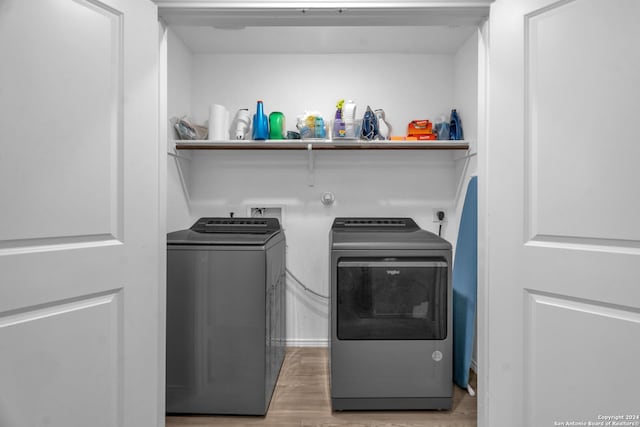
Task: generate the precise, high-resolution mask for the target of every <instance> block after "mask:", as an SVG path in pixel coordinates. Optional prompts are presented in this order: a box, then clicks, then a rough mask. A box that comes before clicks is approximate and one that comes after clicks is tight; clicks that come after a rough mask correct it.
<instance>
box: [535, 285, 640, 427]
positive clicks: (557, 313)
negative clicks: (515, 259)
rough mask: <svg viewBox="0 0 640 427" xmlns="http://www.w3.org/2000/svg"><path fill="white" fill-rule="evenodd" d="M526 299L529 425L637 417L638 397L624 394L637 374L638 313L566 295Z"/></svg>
mask: <svg viewBox="0 0 640 427" xmlns="http://www.w3.org/2000/svg"><path fill="white" fill-rule="evenodd" d="M526 298H527V299H526V303H525V304H526V313H527V317H526V319H525V324H524V331H525V334H526V337H527V340H526V342H525V360H524V369H525V382H524V383H525V394H524V396H525V401H526V404H527V407H526V408H525V410H526V412H527V413H528V416H529V423H530V425H533V426H543V425H551V424H550V420H556V421H567V420H576V421H586V422H587V423H588V422H589V421H592V422H596V421H598V415H607V414H616V415H619V414H625V415H632V414H634V412H633V411H634V410H637V402H638V395H637V393H635V394H634V393H625V392H624V390H625V388H626V387H625V385H624V384H625V383H626V382H627V381H628V379H627V378H629V377H632V376H633V374H632V373H633V372H634V371H635V370H637V353H636V351H635V349H637V344H636V342H634V340H636V339H637V337H638V328H639V325H640V313H639V312H638V311H637V310H635V309H633V308H630V307H624V306H612V305H606V304H603V303H600V302H595V301H587V300H579V299H575V298H571V297H566V296H562V295H553V294H540V293H533V292H529V293H527V297H526ZM613 372H616V373H617V374H616V375H612V373H613ZM603 396H615V398H609V399H606V400H603ZM603 411H605V412H603Z"/></svg>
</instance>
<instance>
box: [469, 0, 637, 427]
mask: <svg viewBox="0 0 640 427" xmlns="http://www.w3.org/2000/svg"><path fill="white" fill-rule="evenodd" d="M639 22H640V2H639V1H637V0H609V1H605V0H573V1H567V0H562V1H553V0H498V1H496V2H495V3H494V4H493V5H492V8H491V17H490V97H489V112H490V120H489V135H488V153H487V155H488V157H487V161H486V162H485V165H486V180H485V182H482V181H481V185H483V186H485V191H484V195H485V201H486V205H485V209H484V213H485V214H487V215H488V216H487V218H488V220H487V228H486V236H487V242H488V244H487V246H486V248H487V252H486V255H487V258H488V264H487V266H488V269H487V275H486V285H487V287H486V289H487V293H485V294H484V296H483V297H484V298H485V302H486V305H485V306H484V317H483V320H481V322H485V323H484V324H481V325H480V328H481V330H484V332H481V333H483V337H484V341H482V338H483V337H481V341H480V346H481V349H480V357H481V358H482V360H481V369H482V368H484V369H485V372H481V374H482V375H483V378H485V379H486V381H485V384H484V387H485V389H484V393H483V394H482V395H481V396H482V399H483V400H481V402H480V403H479V410H480V417H479V418H480V421H481V425H484V426H487V427H488V426H491V427H500V426H531V427H543V426H554V425H593V424H589V422H591V423H597V422H602V423H603V424H601V425H634V426H638V425H640V419H639V418H638V417H639V416H640V391H639V389H638V384H640V365H639V360H640V358H639V355H640V190H639V188H638V184H639V183H640V178H639V176H640V175H638V171H640V167H638V161H639V159H640V139H638V135H640V120H639V113H640V108H639V105H640V103H639V102H640V48H639V46H640V24H639ZM481 194H482V190H481ZM482 347H484V348H482ZM482 387H483V386H482V385H480V388H481V390H482ZM608 417H622V419H620V418H618V419H617V420H612V419H611V418H608ZM608 421H617V422H620V421H625V422H629V423H630V424H607V422H608ZM572 422H573V423H574V424H571V423H572Z"/></svg>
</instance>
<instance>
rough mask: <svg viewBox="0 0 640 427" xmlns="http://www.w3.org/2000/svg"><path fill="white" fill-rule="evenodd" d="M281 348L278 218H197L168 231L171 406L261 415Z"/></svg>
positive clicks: (282, 276)
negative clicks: (180, 228)
mask: <svg viewBox="0 0 640 427" xmlns="http://www.w3.org/2000/svg"><path fill="white" fill-rule="evenodd" d="M284 351H285V236H284V232H283V230H282V229H281V227H280V223H279V221H278V220H277V219H276V218H200V219H199V220H198V221H197V222H196V223H195V224H194V225H193V226H192V227H191V228H190V229H188V230H181V231H176V232H173V233H169V234H168V235H167V389H166V392H167V393H166V403H167V406H166V410H167V412H168V413H194V414H235V415H264V414H265V413H266V412H267V409H268V407H269V402H270V400H271V396H272V394H273V390H274V387H275V383H276V380H277V377H278V374H279V372H280V368H281V366H282V362H283V360H284Z"/></svg>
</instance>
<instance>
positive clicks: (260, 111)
mask: <svg viewBox="0 0 640 427" xmlns="http://www.w3.org/2000/svg"><path fill="white" fill-rule="evenodd" d="M252 137H253V139H254V140H256V141H259V140H265V139H267V138H268V137H269V119H268V118H267V116H266V115H265V114H264V107H263V106H262V101H258V105H257V106H256V113H255V114H254V115H253V133H252Z"/></svg>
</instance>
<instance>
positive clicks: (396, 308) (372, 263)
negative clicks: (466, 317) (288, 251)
mask: <svg viewBox="0 0 640 427" xmlns="http://www.w3.org/2000/svg"><path fill="white" fill-rule="evenodd" d="M447 270H448V269H447V263H446V261H444V260H440V259H431V258H343V259H341V260H340V261H339V262H338V281H337V305H338V310H337V332H338V339H340V340H413V339H416V340H425V339H428V340H439V339H445V338H446V337H447V284H448V275H447Z"/></svg>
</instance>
